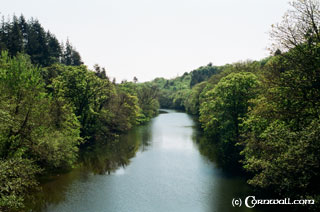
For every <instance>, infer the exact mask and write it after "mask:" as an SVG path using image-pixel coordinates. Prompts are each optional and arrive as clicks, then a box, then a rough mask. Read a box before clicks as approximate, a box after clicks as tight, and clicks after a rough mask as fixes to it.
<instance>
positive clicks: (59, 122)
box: [0, 16, 159, 211]
mask: <svg viewBox="0 0 320 212" xmlns="http://www.w3.org/2000/svg"><path fill="white" fill-rule="evenodd" d="M24 30H25V31H24ZM0 34H1V35H0V41H1V50H2V52H1V56H0V90H1V93H0V210H1V211H21V210H23V208H24V207H25V201H26V200H30V199H31V198H32V195H31V194H32V192H33V191H35V190H37V189H39V187H38V184H39V182H38V180H39V177H40V176H42V175H48V174H52V173H55V172H59V171H63V170H69V169H70V168H72V167H74V166H76V164H77V159H78V154H79V149H81V148H82V149H83V148H86V147H87V146H89V145H92V144H95V143H97V142H112V141H114V140H116V139H117V138H118V136H119V135H120V134H121V133H123V132H126V131H127V130H129V129H130V128H132V127H133V126H135V125H138V124H141V123H144V122H146V121H148V120H150V119H151V118H152V117H153V116H155V115H156V114H157V112H158V107H159V103H158V100H157V89H155V88H154V87H152V86H151V85H148V84H142V83H133V82H122V83H121V84H116V83H115V80H114V81H113V82H112V81H110V79H109V78H108V76H107V75H106V70H105V69H104V68H103V67H100V66H99V65H95V67H94V70H90V69H88V67H87V66H85V65H82V62H81V59H80V55H79V54H78V53H77V52H76V51H75V50H74V48H73V47H72V46H71V45H70V44H69V43H68V42H67V43H66V48H61V46H62V45H60V44H59V42H57V39H56V38H55V37H54V36H53V35H52V34H51V33H49V32H47V33H45V31H44V29H43V28H42V27H41V25H40V24H39V22H38V21H36V20H34V19H31V20H30V21H28V22H25V21H24V18H23V16H21V17H20V18H19V19H17V18H16V17H15V16H14V17H13V21H11V22H2V27H1V29H0ZM53 44H54V45H53ZM53 46H55V48H52V47H53ZM75 55H76V56H75Z"/></svg>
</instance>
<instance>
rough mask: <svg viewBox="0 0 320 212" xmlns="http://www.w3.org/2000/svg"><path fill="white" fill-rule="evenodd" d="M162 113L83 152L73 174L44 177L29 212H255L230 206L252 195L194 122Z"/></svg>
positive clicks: (254, 211)
mask: <svg viewBox="0 0 320 212" xmlns="http://www.w3.org/2000/svg"><path fill="white" fill-rule="evenodd" d="M163 111H164V113H161V114H160V115H159V116H158V117H156V118H155V119H153V120H151V121H150V122H149V123H147V124H145V125H142V126H139V127H136V128H134V129H132V130H131V131H129V132H128V133H127V134H125V135H122V136H120V137H119V140H118V141H115V142H109V143H107V144H104V145H101V144H100V145H95V146H91V147H88V148H87V149H86V150H85V151H83V152H82V153H81V155H80V157H79V164H78V166H77V167H76V168H74V169H73V170H72V171H70V172H68V173H64V174H60V175H57V176H52V177H49V178H47V179H44V180H43V182H42V184H41V186H42V192H39V193H38V194H37V196H36V199H37V201H36V202H34V203H30V208H32V209H30V210H29V211H37V212H38V211H79V209H80V210H81V211H117V212H118V211H184V212H185V211H208V212H212V211H237V212H239V211H240V212H241V211H250V212H256V211H257V210H256V209H248V208H246V207H241V208H233V207H232V206H231V201H232V198H237V197H240V198H245V196H247V195H251V194H252V190H251V189H250V187H248V186H247V185H246V183H245V180H244V179H243V178H242V177H238V176H236V175H233V174H228V173H227V172H225V171H224V170H223V169H221V168H219V160H218V158H219V156H218V154H217V149H216V148H215V146H214V145H211V144H210V142H207V140H205V137H204V136H203V134H202V133H201V131H200V130H199V128H198V125H197V122H196V121H194V120H192V117H191V116H188V115H187V114H185V113H181V112H176V111H172V110H163ZM199 152H200V153H199ZM129 165H130V166H129ZM140 200H141V201H140ZM259 211H261V210H259Z"/></svg>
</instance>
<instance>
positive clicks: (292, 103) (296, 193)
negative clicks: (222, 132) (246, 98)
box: [242, 0, 320, 199]
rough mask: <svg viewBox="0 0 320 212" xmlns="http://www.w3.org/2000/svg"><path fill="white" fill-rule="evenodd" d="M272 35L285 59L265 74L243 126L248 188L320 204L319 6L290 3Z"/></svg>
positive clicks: (268, 66) (274, 60)
mask: <svg viewBox="0 0 320 212" xmlns="http://www.w3.org/2000/svg"><path fill="white" fill-rule="evenodd" d="M291 5H292V6H293V10H290V11H288V13H287V14H286V16H284V19H283V21H282V22H281V23H280V24H277V25H275V26H274V28H273V31H272V33H271V36H272V38H273V39H274V40H275V45H274V46H275V47H276V48H279V49H281V51H282V53H281V54H278V55H277V56H275V57H273V58H272V59H270V60H269V61H268V62H267V64H266V66H265V68H264V72H263V76H262V77H261V78H262V80H261V81H262V86H261V91H260V93H261V94H260V95H259V97H258V98H257V99H256V100H254V102H255V103H256V106H255V107H254V108H253V109H252V111H250V113H249V115H248V118H247V120H246V121H245V122H244V129H245V131H244V132H245V133H244V136H245V140H244V144H245V149H244V150H243V152H242V154H243V155H244V157H245V160H244V167H245V168H246V169H247V170H248V171H250V172H251V173H253V178H252V179H251V180H249V183H250V184H252V185H254V186H256V187H260V188H264V189H268V190H270V191H274V192H277V193H278V194H280V195H286V196H291V197H296V198H297V197H299V198H301V197H303V198H313V199H320V197H319V192H320V184H319V182H318V179H319V173H320V169H319V164H320V160H319V159H320V157H319V151H320V145H319V142H318V141H319V129H320V126H319V118H320V103H319V102H320V92H319V90H320V87H319V86H320V75H319V67H320V60H319V58H320V55H319V53H320V51H319V44H320V39H319V38H320V35H319V31H318V30H319V28H320V25H319V23H320V17H319V13H320V11H319V2H318V1H312V0H303V1H295V2H293V3H291Z"/></svg>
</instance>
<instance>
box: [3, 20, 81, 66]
mask: <svg viewBox="0 0 320 212" xmlns="http://www.w3.org/2000/svg"><path fill="white" fill-rule="evenodd" d="M4 50H7V51H8V52H9V55H10V56H16V55H17V53H19V52H20V53H25V54H28V55H29V56H30V58H31V61H32V63H34V64H37V65H41V66H50V65H52V64H54V63H59V62H61V63H63V64H66V65H72V66H77V65H81V64H82V61H81V57H80V54H79V52H77V51H76V50H75V48H74V47H73V46H72V45H71V44H70V42H69V40H67V42H66V44H65V47H64V44H63V43H59V41H58V39H57V38H56V37H55V36H54V35H53V34H52V33H50V32H49V31H47V32H46V31H45V30H44V28H43V27H42V26H41V24H40V23H39V21H38V20H36V19H31V20H29V21H26V20H25V18H24V16H23V15H21V16H20V17H19V18H18V17H16V16H15V15H14V16H13V18H12V21H10V20H8V21H4V18H3V20H2V23H1V26H0V51H4Z"/></svg>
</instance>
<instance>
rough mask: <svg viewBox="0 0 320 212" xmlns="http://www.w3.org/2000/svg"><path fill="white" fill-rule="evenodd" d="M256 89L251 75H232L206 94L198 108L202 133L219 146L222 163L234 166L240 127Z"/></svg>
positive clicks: (253, 77)
mask: <svg viewBox="0 0 320 212" xmlns="http://www.w3.org/2000/svg"><path fill="white" fill-rule="evenodd" d="M258 85H259V82H258V79H257V77H256V76H255V75H254V74H253V73H249V72H239V73H231V74H229V75H228V76H226V77H224V78H222V79H221V80H220V82H219V83H218V84H217V85H216V86H215V87H214V88H213V89H212V90H209V91H208V92H207V93H206V94H205V99H204V102H203V103H202V105H201V106H200V121H201V123H202V126H203V128H204V131H205V132H206V133H207V135H209V136H210V137H211V138H212V139H214V140H215V142H216V143H220V144H221V148H222V149H221V151H222V152H223V153H224V154H225V155H224V156H225V158H224V159H225V162H224V163H230V164H237V163H238V160H239V159H240V158H239V152H240V148H239V146H237V147H236V146H235V144H237V143H238V142H239V141H240V132H241V124H242V120H243V118H244V117H245V116H246V113H247V112H248V109H249V107H251V106H252V103H251V102H250V100H251V99H253V98H254V97H255V95H256V91H255V88H256V87H257V86H258Z"/></svg>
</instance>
